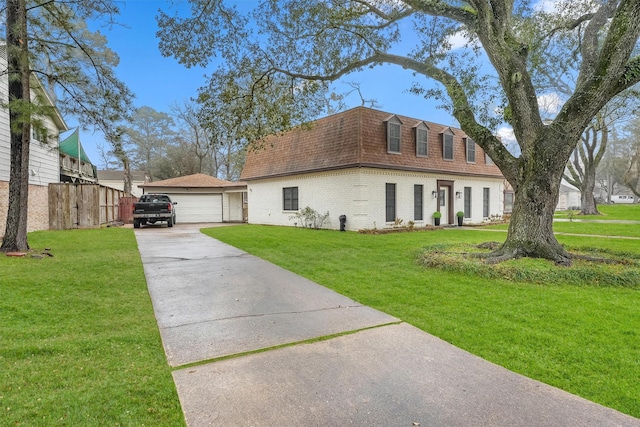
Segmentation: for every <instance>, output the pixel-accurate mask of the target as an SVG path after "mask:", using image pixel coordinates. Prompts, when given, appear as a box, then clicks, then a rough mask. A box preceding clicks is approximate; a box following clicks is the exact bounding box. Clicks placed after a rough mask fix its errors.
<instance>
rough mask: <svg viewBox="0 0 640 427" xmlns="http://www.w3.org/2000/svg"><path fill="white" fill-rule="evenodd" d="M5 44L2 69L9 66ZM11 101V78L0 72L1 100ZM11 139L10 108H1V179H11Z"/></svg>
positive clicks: (1, 50)
mask: <svg viewBox="0 0 640 427" xmlns="http://www.w3.org/2000/svg"><path fill="white" fill-rule="evenodd" d="M6 52H7V51H6V48H5V46H0V69H1V70H4V69H6V68H7V56H6V55H7V53H6ZM8 101H9V79H8V77H7V75H6V74H0V102H2V103H5V104H6V103H7V102H8ZM10 149H11V141H10V135H9V110H8V109H6V108H0V181H7V182H8V181H9V166H10V157H9V152H10Z"/></svg>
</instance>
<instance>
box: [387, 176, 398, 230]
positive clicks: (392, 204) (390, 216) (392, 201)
mask: <svg viewBox="0 0 640 427" xmlns="http://www.w3.org/2000/svg"><path fill="white" fill-rule="evenodd" d="M385 212H386V215H385V221H387V222H393V221H395V220H396V185H395V184H386V191H385Z"/></svg>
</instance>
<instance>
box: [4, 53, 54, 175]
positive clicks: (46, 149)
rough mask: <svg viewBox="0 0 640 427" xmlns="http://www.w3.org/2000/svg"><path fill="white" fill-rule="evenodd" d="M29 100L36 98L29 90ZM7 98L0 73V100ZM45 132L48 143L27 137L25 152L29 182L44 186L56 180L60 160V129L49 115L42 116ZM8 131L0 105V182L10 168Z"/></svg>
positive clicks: (7, 87)
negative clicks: (29, 139) (27, 146)
mask: <svg viewBox="0 0 640 427" xmlns="http://www.w3.org/2000/svg"><path fill="white" fill-rule="evenodd" d="M6 67H7V58H6V48H5V47H4V46H2V47H0V69H5V68H6ZM31 98H32V100H35V99H36V96H35V93H34V92H33V91H32V95H31ZM8 100H9V80H8V77H7V75H6V74H4V75H0V101H1V102H3V103H6V102H8ZM44 123H45V126H46V128H47V133H48V134H49V141H48V142H49V144H46V145H45V144H41V143H40V142H38V141H35V140H33V139H32V140H31V144H30V155H29V184H31V185H48V184H49V183H52V182H60V165H59V162H60V159H59V154H58V143H59V141H58V134H59V133H60V129H58V127H57V126H56V125H55V123H54V122H53V120H51V119H50V118H49V117H46V118H44ZM10 138H11V136H10V132H9V110H8V109H6V108H0V181H9V170H10V167H11V158H10V151H11V140H10Z"/></svg>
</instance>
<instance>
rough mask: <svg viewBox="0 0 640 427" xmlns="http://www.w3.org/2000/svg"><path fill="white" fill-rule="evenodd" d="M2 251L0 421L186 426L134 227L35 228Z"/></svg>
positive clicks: (26, 423)
mask: <svg viewBox="0 0 640 427" xmlns="http://www.w3.org/2000/svg"><path fill="white" fill-rule="evenodd" d="M29 243H30V245H31V247H32V248H34V250H35V251H34V253H36V254H39V253H42V252H43V250H44V249H45V248H50V253H51V254H52V255H53V257H49V256H44V257H43V258H41V259H39V258H30V257H25V258H10V257H5V256H4V255H0V272H1V273H0V274H1V275H0V283H1V286H0V325H1V327H0V328H1V329H0V410H1V411H2V412H1V414H0V425H3V426H5V425H6V426H10V425H11V426H13V425H16V426H22V425H24V426H144V425H146V426H180V425H184V419H183V415H182V411H181V408H180V403H179V401H178V396H177V393H176V390H175V386H174V384H173V380H172V377H171V370H170V368H169V366H168V365H167V361H166V358H165V354H164V351H163V349H162V343H161V341H160V335H159V332H158V326H157V323H156V321H155V317H154V315H153V310H152V307H151V301H150V298H149V294H148V291H147V287H146V282H145V278H144V273H143V270H142V263H141V261H140V255H139V253H138V250H137V246H136V242H135V237H134V235H133V232H132V230H130V229H117V228H105V229H98V230H71V231H46V232H36V233H30V234H29Z"/></svg>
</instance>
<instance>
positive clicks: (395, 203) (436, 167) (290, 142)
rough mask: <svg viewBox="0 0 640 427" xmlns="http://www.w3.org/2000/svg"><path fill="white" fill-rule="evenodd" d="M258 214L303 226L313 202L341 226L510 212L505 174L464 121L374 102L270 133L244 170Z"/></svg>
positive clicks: (264, 220) (472, 218)
mask: <svg viewBox="0 0 640 427" xmlns="http://www.w3.org/2000/svg"><path fill="white" fill-rule="evenodd" d="M241 180H243V181H246V182H247V189H248V221H249V222H250V223H257V224H274V225H291V226H293V225H294V221H293V220H292V219H291V217H292V215H293V214H295V213H296V212H297V211H298V210H299V209H302V208H304V207H306V206H309V207H310V208H312V209H314V210H316V211H318V212H320V213H321V214H324V213H325V212H327V211H328V212H329V214H330V217H329V221H330V222H329V225H328V226H329V227H330V228H334V229H336V228H339V217H340V216H341V215H346V217H347V221H346V228H347V229H351V230H358V229H367V228H369V229H370V228H384V227H388V226H391V225H393V224H394V222H396V221H400V220H402V221H403V223H405V224H406V223H407V222H409V221H413V222H414V223H415V224H416V226H420V225H426V224H432V223H433V219H432V214H433V212H435V211H439V212H441V214H442V219H441V223H443V224H454V223H455V214H456V212H457V211H463V212H464V218H465V221H467V222H473V223H479V222H482V221H483V220H485V219H486V218H488V217H490V216H492V215H502V213H503V203H504V200H503V197H504V195H503V190H504V177H503V175H502V173H501V172H500V170H499V169H498V168H497V167H496V166H495V165H494V164H493V162H492V161H491V159H490V158H489V157H488V156H486V155H485V153H484V151H483V150H482V149H481V148H480V147H479V146H478V145H476V144H475V142H474V141H473V140H472V139H471V138H469V137H468V136H467V135H466V134H465V133H464V132H463V131H462V130H460V129H456V128H452V127H448V126H444V125H440V124H436V123H432V122H428V121H426V120H420V119H415V118H410V117H405V116H399V115H396V114H391V113H387V112H383V111H377V110H373V109H369V108H365V107H358V108H354V109H351V110H348V111H345V112H342V113H338V114H335V115H332V116H329V117H325V118H323V119H320V120H317V121H315V122H313V123H311V125H310V126H309V127H308V128H307V127H306V126H305V127H301V128H298V129H294V130H292V131H289V132H287V133H285V134H282V135H274V136H271V137H269V138H267V139H266V140H265V144H264V148H263V149H259V150H252V151H250V152H249V153H248V154H247V159H246V162H245V165H244V169H243V171H242V175H241Z"/></svg>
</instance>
